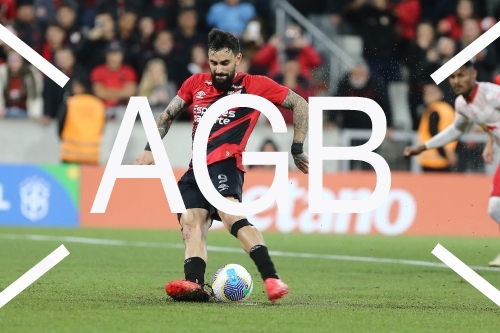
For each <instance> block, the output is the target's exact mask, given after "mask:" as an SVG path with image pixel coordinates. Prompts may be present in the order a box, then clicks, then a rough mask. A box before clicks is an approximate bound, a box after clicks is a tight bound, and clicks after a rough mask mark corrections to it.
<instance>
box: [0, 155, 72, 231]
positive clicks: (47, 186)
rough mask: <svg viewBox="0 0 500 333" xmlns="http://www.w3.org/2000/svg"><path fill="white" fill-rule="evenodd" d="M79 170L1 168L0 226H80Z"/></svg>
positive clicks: (21, 166) (53, 167)
mask: <svg viewBox="0 0 500 333" xmlns="http://www.w3.org/2000/svg"><path fill="white" fill-rule="evenodd" d="M79 171H80V168H79V167H78V166H75V165H54V166H51V165H46V166H45V165H15V164H12V165H0V225H4V226H36V227H77V226H78V224H79V193H78V192H79V178H80V172H79Z"/></svg>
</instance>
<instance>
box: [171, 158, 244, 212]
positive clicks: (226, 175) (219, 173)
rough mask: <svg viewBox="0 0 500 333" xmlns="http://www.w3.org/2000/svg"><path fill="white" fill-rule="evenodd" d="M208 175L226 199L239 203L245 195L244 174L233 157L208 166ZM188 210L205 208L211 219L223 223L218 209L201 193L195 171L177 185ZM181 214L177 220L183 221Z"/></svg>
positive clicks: (188, 173)
mask: <svg viewBox="0 0 500 333" xmlns="http://www.w3.org/2000/svg"><path fill="white" fill-rule="evenodd" d="M208 174H209V176H210V179H211V180H212V184H213V185H214V187H215V188H216V189H217V190H218V192H219V193H220V194H221V195H222V196H224V197H234V198H236V199H238V201H239V202H241V200H242V195H243V180H244V172H243V171H241V170H240V169H238V167H237V166H236V159H235V158H233V157H231V158H228V159H225V160H222V161H220V162H216V163H214V164H211V165H209V166H208ZM177 185H178V186H179V191H180V192H181V196H182V200H183V201H184V205H185V206H186V209H190V208H204V209H206V210H207V211H208V212H209V216H210V219H211V220H212V221H213V220H217V221H221V218H220V216H219V214H218V213H217V209H216V208H215V207H214V206H212V204H210V202H209V201H208V200H206V199H205V197H204V196H203V194H202V193H201V191H200V189H199V187H198V184H197V182H196V178H195V177H194V172H193V169H190V170H188V171H187V172H186V173H185V174H184V175H183V176H182V177H181V179H180V180H179V182H178V183H177ZM181 215H182V214H181V213H178V214H177V219H178V220H179V222H180V220H181Z"/></svg>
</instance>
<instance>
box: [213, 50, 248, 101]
mask: <svg viewBox="0 0 500 333" xmlns="http://www.w3.org/2000/svg"><path fill="white" fill-rule="evenodd" d="M208 59H209V61H210V74H211V76H212V85H213V86H214V87H215V89H217V90H219V91H222V92H226V91H229V90H231V88H232V85H233V80H234V77H235V76H236V66H237V65H238V64H239V62H240V60H241V54H238V55H237V56H235V55H234V54H233V53H232V52H231V50H229V49H223V50H219V51H212V50H210V51H209V53H208Z"/></svg>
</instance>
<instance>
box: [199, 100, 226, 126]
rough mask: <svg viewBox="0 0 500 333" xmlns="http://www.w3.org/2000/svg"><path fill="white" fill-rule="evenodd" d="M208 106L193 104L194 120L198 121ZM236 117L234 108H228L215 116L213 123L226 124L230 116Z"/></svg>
mask: <svg viewBox="0 0 500 333" xmlns="http://www.w3.org/2000/svg"><path fill="white" fill-rule="evenodd" d="M207 110H208V108H207V107H204V106H200V105H195V106H194V108H193V114H194V117H193V118H194V122H195V123H199V122H200V121H201V117H203V115H204V114H205V112H207ZM235 117H236V111H235V110H228V111H224V112H223V113H222V115H221V116H220V117H219V118H217V120H216V121H215V124H217V123H218V124H219V125H227V124H229V123H230V122H231V118H235Z"/></svg>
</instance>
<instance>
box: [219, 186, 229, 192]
mask: <svg viewBox="0 0 500 333" xmlns="http://www.w3.org/2000/svg"><path fill="white" fill-rule="evenodd" d="M228 188H229V185H227V184H220V185H219V187H218V189H219V192H222V191H224V190H227V189H228Z"/></svg>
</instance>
